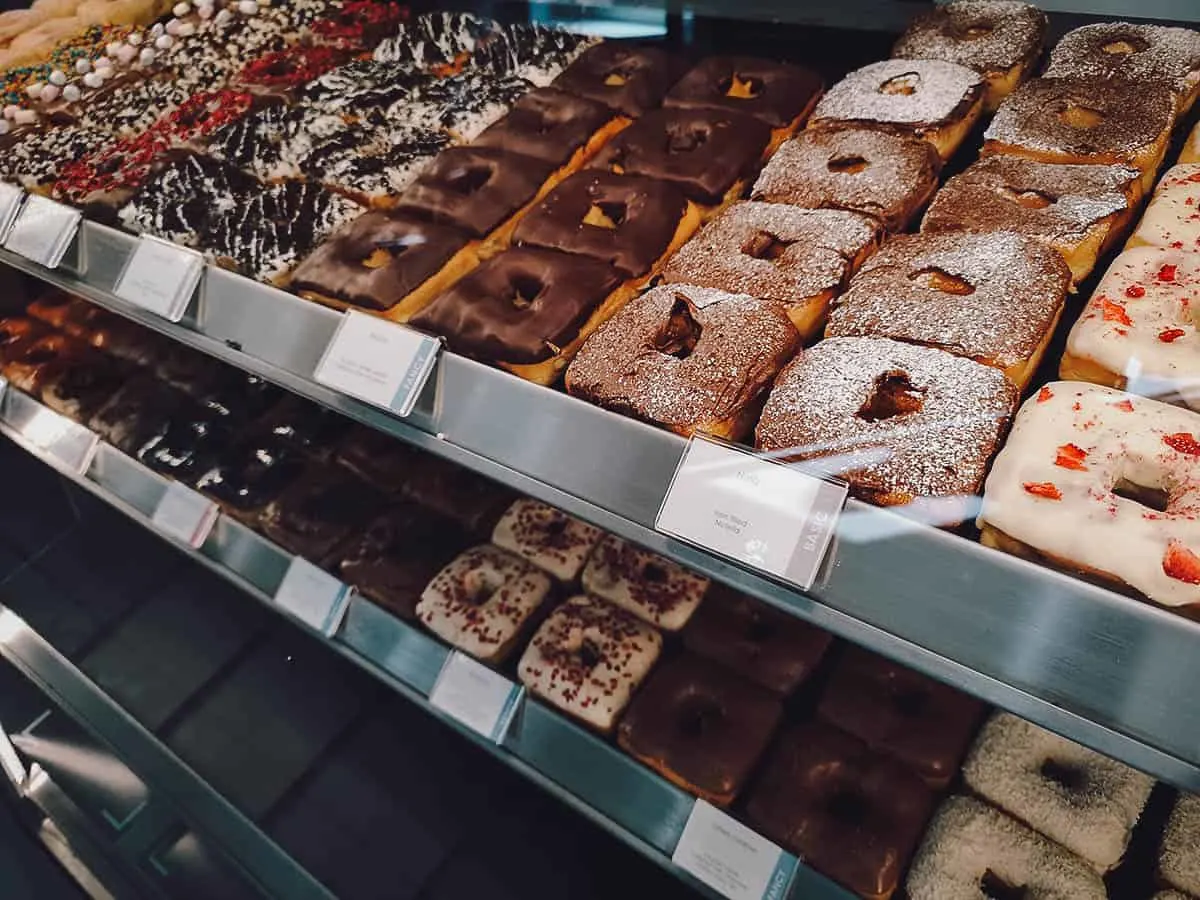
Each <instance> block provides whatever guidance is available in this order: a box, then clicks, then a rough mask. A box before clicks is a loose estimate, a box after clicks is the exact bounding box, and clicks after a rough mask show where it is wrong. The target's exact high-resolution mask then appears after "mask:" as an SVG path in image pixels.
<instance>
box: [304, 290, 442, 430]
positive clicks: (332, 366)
mask: <svg viewBox="0 0 1200 900" xmlns="http://www.w3.org/2000/svg"><path fill="white" fill-rule="evenodd" d="M441 346H442V343H441V341H440V340H438V339H437V338H434V337H430V336H429V335H426V334H421V333H420V332H419V331H413V330H412V329H411V328H405V327H404V326H403V325H397V324H396V323H395V322H389V321H387V320H386V319H380V318H376V317H375V316H368V315H367V314H366V313H360V312H356V311H355V310H350V311H348V312H347V313H346V314H345V315H343V316H342V321H341V323H340V324H339V325H338V328H337V331H335V332H334V334H333V339H332V340H331V341H330V342H329V346H328V347H327V348H325V353H324V354H323V355H322V356H321V360H320V362H318V363H317V368H316V371H315V372H314V373H313V377H314V378H315V379H316V380H317V381H319V382H321V384H323V385H326V386H327V387H331V388H333V389H334V390H337V391H341V392H342V393H343V394H349V395H350V396H352V397H357V398H358V399H359V400H365V401H367V402H368V403H373V404H374V405H375V406H381V407H383V408H384V409H386V410H390V411H391V412H394V413H395V414H396V415H398V416H407V415H408V414H409V413H411V412H412V410H413V406H414V405H415V404H416V402H417V397H418V396H419V395H420V393H421V389H422V388H423V387H424V386H425V382H426V380H428V378H429V374H430V373H431V372H432V371H433V366H434V363H436V362H437V356H438V351H439V350H440V349H441Z"/></svg>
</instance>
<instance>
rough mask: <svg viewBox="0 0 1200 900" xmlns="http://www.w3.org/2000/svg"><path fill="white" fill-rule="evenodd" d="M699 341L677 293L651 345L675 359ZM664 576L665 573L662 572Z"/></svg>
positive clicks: (692, 319) (685, 303) (685, 302)
mask: <svg viewBox="0 0 1200 900" xmlns="http://www.w3.org/2000/svg"><path fill="white" fill-rule="evenodd" d="M699 342H700V323H699V322H697V321H696V319H695V317H694V316H693V315H692V310H691V307H690V306H689V305H688V299H687V297H684V296H683V295H682V294H678V295H676V297H675V302H674V303H673V304H672V305H671V312H670V314H669V315H668V316H667V321H666V322H664V323H663V324H662V327H660V328H659V329H658V333H657V334H656V335H655V336H654V341H653V346H654V349H655V350H657V351H658V352H659V353H663V354H665V355H667V356H674V357H675V358H676V359H687V358H688V357H689V356H691V355H692V352H693V351H694V350H695V349H696V344H698V343H699ZM651 567H653V568H655V569H657V570H659V571H661V568H662V567H661V566H657V565H655V564H654V563H651V564H650V565H648V566H646V568H647V569H650V568H651ZM663 574H664V576H665V574H666V573H663Z"/></svg>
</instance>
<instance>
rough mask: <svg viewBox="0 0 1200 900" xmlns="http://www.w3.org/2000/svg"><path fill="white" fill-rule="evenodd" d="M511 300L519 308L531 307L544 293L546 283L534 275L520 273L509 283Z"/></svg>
mask: <svg viewBox="0 0 1200 900" xmlns="http://www.w3.org/2000/svg"><path fill="white" fill-rule="evenodd" d="M509 288H510V289H511V290H512V294H511V295H510V296H509V298H508V299H509V302H510V303H512V305H513V306H515V307H516V308H517V309H529V307H531V306H533V304H535V303H536V302H537V300H538V297H540V296H541V295H542V291H543V290H544V289H545V285H543V284H542V282H541V281H539V280H538V279H537V278H534V277H533V276H532V275H518V276H516V277H515V278H513V280H512V281H511V282H510V283H509Z"/></svg>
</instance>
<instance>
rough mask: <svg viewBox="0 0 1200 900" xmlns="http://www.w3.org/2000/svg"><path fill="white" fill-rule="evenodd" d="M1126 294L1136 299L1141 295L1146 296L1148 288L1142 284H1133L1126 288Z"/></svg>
mask: <svg viewBox="0 0 1200 900" xmlns="http://www.w3.org/2000/svg"><path fill="white" fill-rule="evenodd" d="M1125 296H1126V297H1132V298H1133V299H1134V300H1136V299H1138V298H1139V297H1145V296H1146V289H1145V288H1144V287H1142V286H1141V285H1140V284H1131V285H1130V286H1129V287H1127V288H1125Z"/></svg>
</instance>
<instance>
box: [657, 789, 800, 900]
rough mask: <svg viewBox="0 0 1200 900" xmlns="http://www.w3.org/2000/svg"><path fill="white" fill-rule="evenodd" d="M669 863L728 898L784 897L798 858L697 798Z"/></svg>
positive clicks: (776, 899) (778, 899)
mask: <svg viewBox="0 0 1200 900" xmlns="http://www.w3.org/2000/svg"><path fill="white" fill-rule="evenodd" d="M671 861H672V862H674V863H675V864H676V865H677V866H679V867H680V868H681V869H683V870H685V871H687V872H690V873H691V874H692V875H694V876H696V878H698V879H699V880H700V881H702V882H704V883H705V884H706V885H708V886H709V887H710V888H712V889H713V890H715V891H717V892H718V893H719V894H721V895H722V896H724V897H728V898H729V900H784V898H785V897H787V895H788V890H789V889H790V888H791V884H792V879H793V878H794V877H795V875H796V867H797V866H798V865H799V860H797V859H796V857H794V856H792V855H791V854H790V853H785V852H784V851H783V850H780V849H779V848H778V847H777V846H775V845H774V844H772V843H771V842H770V841H768V840H767V839H766V838H764V837H763V836H762V835H760V834H758V833H757V832H755V831H753V830H751V829H749V828H747V827H746V826H745V825H743V824H742V823H741V822H739V821H737V820H736V819H734V818H731V817H730V816H728V815H726V814H725V813H723V812H721V811H720V810H719V809H717V808H716V807H715V806H712V805H710V804H708V803H705V802H704V801H703V800H697V801H696V805H695V806H693V807H692V813H691V815H690V816H688V820H687V824H686V825H684V826H683V834H681V835H680V836H679V843H678V844H677V845H676V847H675V852H674V853H672V854H671Z"/></svg>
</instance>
